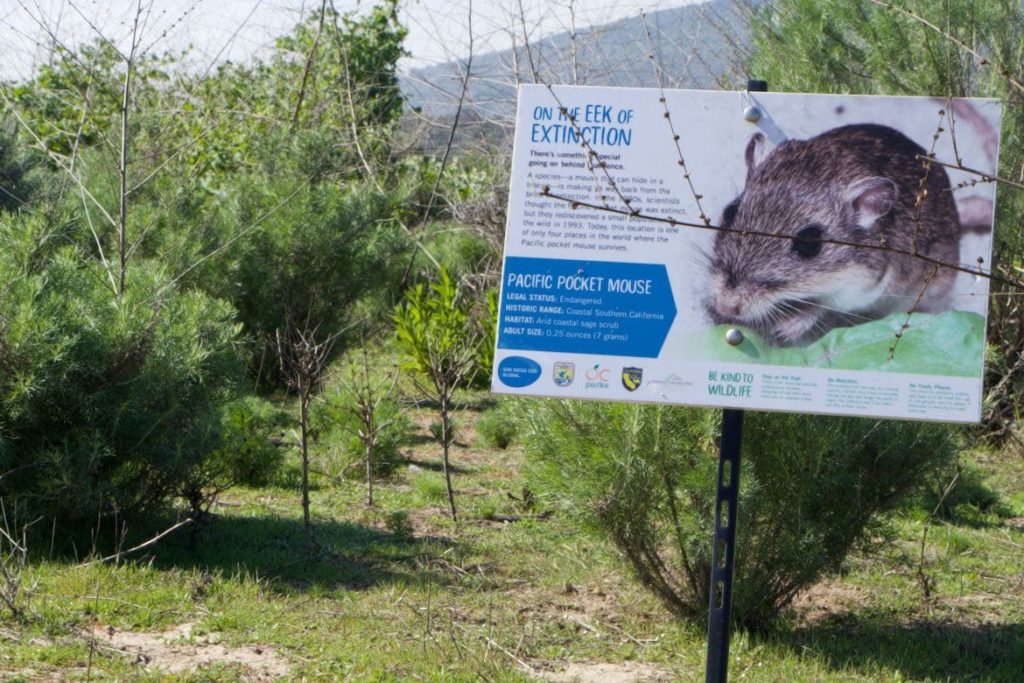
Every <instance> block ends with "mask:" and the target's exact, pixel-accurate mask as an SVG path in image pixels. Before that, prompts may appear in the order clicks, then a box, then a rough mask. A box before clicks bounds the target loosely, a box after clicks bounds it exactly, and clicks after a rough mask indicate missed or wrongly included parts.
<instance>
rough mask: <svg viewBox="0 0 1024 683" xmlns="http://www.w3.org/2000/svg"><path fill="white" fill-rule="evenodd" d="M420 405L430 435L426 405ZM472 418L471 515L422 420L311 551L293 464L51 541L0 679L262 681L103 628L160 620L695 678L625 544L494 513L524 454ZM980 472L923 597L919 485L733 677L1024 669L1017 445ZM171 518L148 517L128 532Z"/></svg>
mask: <svg viewBox="0 0 1024 683" xmlns="http://www.w3.org/2000/svg"><path fill="white" fill-rule="evenodd" d="M412 414H413V416H414V418H415V420H416V422H417V424H418V425H419V428H420V434H419V436H421V437H423V436H425V435H427V434H428V433H429V432H428V429H429V424H430V422H431V421H432V420H433V416H432V415H431V414H430V412H429V411H428V410H426V409H423V410H420V409H415V410H413V411H412ZM479 417H480V411H479V410H477V409H472V408H471V409H468V410H465V411H463V413H462V415H461V416H460V424H461V425H462V426H463V428H464V429H465V430H466V431H465V432H464V434H463V436H462V437H461V438H460V439H459V444H461V445H460V446H459V447H458V448H457V449H456V450H455V452H454V455H453V463H454V464H455V465H457V466H458V468H459V470H458V472H457V473H456V474H455V475H454V476H455V485H456V489H457V495H458V503H459V505H460V514H461V515H462V519H461V521H460V522H459V523H458V524H455V523H452V522H451V521H450V520H449V519H448V518H447V517H446V515H445V509H446V499H445V494H444V484H443V479H442V475H441V473H440V462H439V461H440V457H439V454H438V452H437V448H436V447H435V446H433V445H432V444H431V443H430V442H429V440H427V439H424V438H420V439H417V440H416V442H415V445H414V446H412V447H411V453H410V461H411V462H412V463H415V464H412V465H406V466H404V467H402V468H400V469H399V471H398V473H397V474H396V475H395V476H394V477H393V478H392V479H390V480H388V481H384V482H381V483H380V484H379V485H378V487H377V489H376V497H377V501H378V504H377V506H376V507H374V508H367V507H366V506H365V505H364V504H363V496H364V492H363V489H362V485H361V483H360V482H358V481H348V480H344V479H337V478H332V477H328V476H323V477H320V478H318V479H317V480H316V481H315V482H314V483H315V484H316V487H315V490H314V492H313V494H312V498H313V514H314V518H315V520H316V534H317V538H318V539H319V541H320V543H321V545H322V547H323V548H324V553H323V554H322V556H321V557H320V558H319V559H318V560H316V561H313V562H309V561H307V560H305V557H304V536H303V529H302V521H301V519H302V518H301V509H300V503H299V492H298V490H297V487H296V486H295V477H294V472H293V470H294V468H295V463H294V462H292V461H290V462H289V464H288V466H287V467H286V471H285V472H284V473H282V475H281V476H280V477H279V478H278V481H277V482H276V485H274V486H270V487H266V488H260V489H233V490H231V491H229V492H228V493H227V494H225V495H224V497H223V498H222V500H221V504H220V505H218V506H217V507H216V508H215V512H216V514H217V517H216V518H215V519H214V520H213V521H212V522H211V523H209V524H208V525H207V526H206V527H205V528H204V529H203V530H202V532H201V536H200V539H199V543H198V545H196V546H195V547H192V546H191V545H190V542H189V535H188V533H187V531H182V532H177V533H176V534H174V535H172V536H170V537H168V538H167V539H166V540H165V541H163V542H161V543H160V544H159V545H158V546H156V547H155V548H153V549H150V551H149V554H140V555H138V556H135V557H133V558H132V559H131V560H128V561H124V562H122V563H120V564H119V565H116V566H115V565H113V564H105V565H90V566H83V565H79V564H76V563H74V562H72V561H70V560H69V559H68V558H67V557H58V556H57V555H54V556H52V557H51V556H49V555H50V554H49V552H48V551H47V550H46V549H45V546H46V545H47V544H45V543H43V544H40V546H39V549H38V550H36V548H33V554H32V555H33V556H32V562H31V563H30V565H29V568H28V576H27V577H26V580H25V582H26V584H29V583H35V584H36V588H35V591H34V593H33V595H32V596H31V597H30V599H29V600H28V601H26V602H25V603H24V605H25V606H26V607H27V614H28V615H29V616H28V617H27V618H26V619H23V620H15V619H13V618H10V617H9V615H6V614H5V615H4V617H3V620H2V621H0V678H3V679H4V680H37V679H39V678H61V679H70V680H84V679H86V678H91V679H94V680H112V679H127V680H167V678H168V677H170V678H172V679H179V680H197V681H198V680H251V679H252V676H253V675H255V674H254V670H253V669H252V668H249V667H247V666H245V665H241V664H236V663H232V662H231V661H227V660H225V661H220V662H214V663H206V664H203V665H201V666H199V667H198V668H196V667H191V668H186V669H185V670H183V671H180V672H178V673H174V674H168V673H166V672H165V671H161V670H160V669H157V668H155V667H154V662H150V665H149V666H148V667H147V665H146V661H145V658H144V657H135V656H131V655H129V656H126V655H125V653H124V652H121V651H117V650H116V648H112V647H110V646H108V645H107V644H106V642H107V641H105V640H104V638H103V637H102V636H96V637H94V636H93V635H92V631H91V629H92V627H93V626H94V625H96V626H98V627H99V628H100V629H101V631H100V632H101V634H102V633H111V632H113V633H124V632H131V633H153V634H156V633H159V632H162V631H166V630H168V629H171V628H173V627H177V626H180V625H182V624H186V623H187V624H192V625H193V627H192V631H191V634H190V635H189V636H188V637H187V639H186V642H185V644H187V645H188V646H189V647H190V648H191V649H192V650H202V649H203V648H204V647H208V646H210V644H211V643H216V644H217V645H218V646H220V647H223V648H227V649H228V650H231V651H232V652H235V651H238V652H242V651H245V652H250V653H251V652H255V651H256V650H259V651H260V652H264V651H265V652H269V653H274V654H276V655H278V656H280V657H281V658H283V661H285V662H286V664H287V666H288V672H287V675H288V676H289V677H292V678H295V679H301V678H306V679H309V680H330V679H339V678H346V677H347V678H351V679H354V680H369V681H374V680H379V681H389V680H415V679H421V680H431V681H433V680H443V681H477V680H493V681H519V680H531V679H532V678H533V676H534V675H535V674H541V673H545V672H546V673H551V672H557V671H560V670H562V669H564V668H565V667H566V666H568V665H570V664H573V663H575V664H594V663H605V664H614V665H617V666H620V667H623V669H622V670H623V671H632V672H633V673H634V674H636V675H638V676H640V677H646V678H659V677H660V678H661V679H662V680H702V679H703V661H704V651H705V643H704V638H703V634H702V633H701V632H700V630H699V629H697V628H695V627H691V626H686V625H682V624H680V623H678V622H676V621H675V620H673V619H672V618H671V617H669V616H668V615H667V613H666V612H665V611H664V610H663V609H662V608H661V606H660V605H659V604H658V603H657V602H656V601H655V600H654V599H653V598H652V597H650V596H649V595H647V594H646V593H645V592H643V591H642V590H641V589H640V588H638V587H637V585H636V584H635V583H634V582H633V581H632V580H631V579H630V576H629V573H628V571H627V570H626V568H625V566H624V564H623V562H622V560H621V558H620V557H619V556H618V554H617V552H616V551H615V549H614V548H612V547H611V546H609V545H608V544H607V543H605V542H602V541H600V540H597V539H594V538H592V537H590V536H586V535H583V534H582V533H581V532H580V531H579V530H577V529H575V528H573V527H572V526H571V525H569V524H568V523H567V522H566V521H564V520H562V519H560V518H559V517H558V515H553V516H551V517H549V518H547V519H524V520H523V521H519V522H515V523H497V522H493V521H490V519H489V517H490V516H491V515H492V514H493V513H503V514H523V512H524V510H523V507H522V504H521V503H520V502H519V501H518V500H517V499H521V498H522V493H523V487H524V480H523V477H522V475H521V473H520V469H521V464H522V455H521V454H520V453H519V452H517V451H516V450H515V449H514V448H513V449H511V450H506V451H502V450H493V449H489V448H486V447H483V446H480V445H478V444H480V443H481V442H480V441H479V440H478V439H475V438H474V425H475V423H476V421H477V420H478V419H479ZM319 452H322V451H319ZM314 464H315V463H314ZM321 464H323V463H321ZM970 468H971V472H972V474H971V477H970V482H969V483H970V486H965V487H964V492H963V493H962V495H961V494H958V496H957V497H955V498H954V499H953V500H954V502H955V504H954V505H952V508H951V509H949V510H948V511H947V514H946V516H945V517H944V518H942V519H940V520H939V521H938V522H936V523H934V524H933V525H932V526H931V527H930V529H929V530H928V535H927V542H926V544H925V550H924V557H925V566H924V569H925V574H926V576H928V577H929V581H930V585H931V586H932V592H931V595H930V597H929V598H928V599H927V600H926V599H924V597H923V592H922V588H921V580H920V578H919V576H918V564H919V558H920V553H921V536H922V532H923V530H924V528H925V524H926V520H927V518H928V512H930V508H931V507H933V506H934V504H935V501H934V500H929V499H927V497H925V499H923V500H921V501H919V502H918V504H917V505H916V506H915V507H911V508H908V509H906V510H904V511H901V512H900V513H898V514H895V515H892V516H891V517H890V518H889V519H888V533H890V534H891V535H892V537H893V542H892V543H891V544H889V545H888V546H887V548H886V549H885V550H884V552H882V553H880V554H874V555H867V554H859V555H856V556H854V557H851V558H850V560H849V561H848V562H847V566H846V567H845V569H844V571H843V574H842V576H834V577H829V578H828V579H826V580H825V581H823V582H822V583H821V584H819V585H818V586H816V587H815V588H814V589H813V590H811V591H809V593H808V594H807V595H804V596H801V597H800V598H799V599H798V601H797V604H796V605H794V607H793V609H792V610H791V611H790V612H789V613H788V614H787V615H786V618H785V619H784V620H783V623H782V624H781V625H780V627H779V628H778V629H777V630H776V631H774V632H772V633H770V634H768V635H761V636H756V637H755V636H752V635H748V634H742V633H741V634H737V635H736V636H735V637H734V640H733V647H732V652H731V662H730V674H731V676H732V678H733V680H740V679H747V680H758V681H778V680H787V681H849V680H863V681H877V680H891V681H903V680H957V681H959V680H985V681H989V680H991V681H1013V680H1020V677H1021V675H1022V674H1021V672H1022V671H1024V626H1022V625H1021V624H1022V623H1024V523H1022V522H1024V461H1022V459H1021V458H1020V457H1019V456H1008V455H1000V454H994V453H979V454H975V455H973V456H972V457H971V462H970ZM320 469H322V471H329V470H330V468H328V467H326V466H325V467H323V468H320ZM172 521H173V520H171V519H165V520H158V521H154V522H153V524H152V525H151V527H152V528H151V529H140V530H138V531H137V532H135V533H133V534H131V538H129V539H128V541H127V545H129V546H130V545H131V544H132V543H133V542H137V541H139V540H143V539H144V538H145V537H147V534H152V533H153V529H159V528H161V525H164V526H167V525H169V524H170V523H171V522H172ZM410 526H411V529H412V531H413V533H412V535H411V536H410V535H409V534H407V533H404V531H407V530H408V528H409V527H410ZM395 531H397V532H398V533H394V532H395ZM48 540H49V539H47V541H48ZM62 545H64V546H66V545H67V541H66V540H65V542H64V543H63V544H62V542H61V539H59V538H58V539H57V540H56V546H57V547H58V549H59V548H60V547H62ZM180 649H182V650H188V649H189V648H185V647H183V648H180ZM143 654H145V653H143ZM154 656H155V655H154ZM256 673H258V669H257V671H256ZM593 680H599V678H598V677H597V676H596V674H595V677H594V679H593Z"/></svg>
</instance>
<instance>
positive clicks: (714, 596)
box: [704, 80, 768, 683]
mask: <svg viewBox="0 0 1024 683" xmlns="http://www.w3.org/2000/svg"><path fill="white" fill-rule="evenodd" d="M767 90H768V84H767V83H766V82H765V81H753V80H751V81H747V91H748V92H766V91H767ZM743 116H744V118H746V119H747V120H748V121H750V122H752V123H755V122H757V121H758V120H759V119H760V118H761V113H760V112H759V111H757V109H756V108H755V107H748V108H747V111H745V112H744V113H743ZM725 341H726V342H727V343H729V344H731V345H732V346H737V345H739V344H740V343H742V342H743V334H742V333H741V332H740V331H739V330H735V329H732V330H729V331H728V332H727V333H726V335H725ZM742 443H743V411H742V410H733V409H729V408H726V409H724V410H723V411H722V437H721V442H720V445H719V455H718V490H717V492H716V495H715V537H714V540H713V541H712V546H711V589H710V591H709V595H710V600H709V604H708V658H707V664H706V665H705V676H704V680H705V682H706V683H724V682H725V681H726V680H727V679H728V675H729V635H730V623H729V619H730V616H731V608H732V574H733V571H732V570H733V567H734V566H735V565H734V558H735V556H736V521H737V514H736V512H737V508H738V507H739V497H740V447H741V445H742Z"/></svg>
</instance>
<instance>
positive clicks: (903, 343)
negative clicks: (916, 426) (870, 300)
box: [686, 311, 985, 377]
mask: <svg viewBox="0 0 1024 683" xmlns="http://www.w3.org/2000/svg"><path fill="white" fill-rule="evenodd" d="M905 323H906V324H907V325H908V327H907V328H906V329H905V330H903V331H902V334H901V335H900V331H901V328H902V326H903V325H904V324H905ZM728 328H729V326H728V325H718V326H717V327H712V328H707V329H704V330H701V331H700V332H698V333H696V334H694V335H693V336H692V337H691V338H690V339H689V340H688V342H687V344H686V348H688V349H692V350H693V355H694V357H697V358H704V359H707V360H716V361H724V362H729V363H758V364H765V365H785V366H796V367H807V368H835V369H837V370H870V371H876V372H904V373H914V374H922V375H944V376H958V377H976V376H978V374H979V373H980V372H981V368H982V351H983V347H984V339H985V336H984V330H985V319H984V318H983V317H982V316H980V315H978V314H977V313H968V312H964V311H950V312H948V313H940V314H929V313H915V314H914V315H912V316H910V318H909V320H908V319H907V315H906V314H905V313H894V314H893V315H890V316H889V317H887V318H883V319H882V320H876V321H873V322H870V323H865V324H863V325H856V326H854V327H840V328H836V329H834V330H832V331H831V332H829V333H828V334H826V335H825V336H824V337H822V338H821V339H819V340H818V341H816V342H814V343H813V344H809V345H808V346H804V347H772V346H769V345H768V344H766V343H765V341H764V340H763V339H762V338H761V337H760V336H759V335H758V334H757V333H755V332H753V331H751V330H748V329H746V328H741V329H742V330H743V334H744V340H743V343H742V344H740V345H739V346H735V347H734V346H729V345H728V344H726V343H724V341H723V338H724V336H725V331H726V330H727V329H728ZM897 335H900V336H899V337H897Z"/></svg>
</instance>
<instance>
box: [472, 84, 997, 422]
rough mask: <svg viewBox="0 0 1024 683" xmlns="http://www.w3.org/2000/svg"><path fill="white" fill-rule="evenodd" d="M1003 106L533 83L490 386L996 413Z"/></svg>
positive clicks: (937, 416) (916, 414) (702, 401)
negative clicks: (985, 403)
mask: <svg viewBox="0 0 1024 683" xmlns="http://www.w3.org/2000/svg"><path fill="white" fill-rule="evenodd" d="M1000 113H1001V111H1000V104H999V103H998V102H997V101H995V100H979V99H961V100H953V101H947V100H945V99H935V98H906V97H901V98H895V97H862V96H845V95H844V96H832V95H828V96H826V95H793V94H781V93H744V92H702V91H666V92H665V93H664V94H663V93H662V92H661V91H659V90H655V89H625V88H588V87H572V86H564V87H563V86H554V87H552V88H548V87H546V86H523V87H522V88H521V89H520V94H519V109H518V114H517V122H516V142H515V151H514V156H513V166H512V182H511V188H510V196H509V207H508V226H507V231H506V238H505V260H504V269H503V274H502V287H501V307H500V314H499V321H498V335H497V350H496V353H495V365H494V374H493V379H492V387H493V390H494V391H496V392H501V393H510V394H529V395H539V396H557V397H572V398H583V399H608V400H627V401H648V402H660V403H678V404H687V405H699V406H721V407H732V408H750V409H760V410H782V411H794V412H803V413H822V414H837V415H866V416H878V417H891V418H908V419H923V420H942V421H951V422H974V421H977V420H978V419H979V418H980V414H981V398H982V380H981V378H982V370H983V364H984V347H985V338H984V331H985V315H986V311H987V294H988V280H987V279H986V278H984V277H979V276H977V275H975V274H973V273H972V272H971V271H972V270H977V269H979V268H980V269H981V270H982V271H987V269H988V264H989V259H990V252H991V234H992V217H993V211H994V201H995V187H994V184H993V183H991V182H985V179H984V178H983V177H981V176H979V175H977V174H971V173H968V172H965V171H962V170H958V169H957V168H954V167H956V166H960V167H963V168H969V169H973V170H975V171H980V172H982V173H986V174H995V172H996V168H997V165H998V158H997V157H998V132H999V123H1000ZM929 155H931V156H932V158H933V159H934V161H933V162H928V161H927V158H928V157H929ZM730 329H736V330H739V331H741V332H742V335H743V338H742V341H741V342H740V343H739V344H737V345H732V344H730V343H728V342H727V341H726V332H727V331H728V330H730ZM733 341H736V339H735V338H734V339H733Z"/></svg>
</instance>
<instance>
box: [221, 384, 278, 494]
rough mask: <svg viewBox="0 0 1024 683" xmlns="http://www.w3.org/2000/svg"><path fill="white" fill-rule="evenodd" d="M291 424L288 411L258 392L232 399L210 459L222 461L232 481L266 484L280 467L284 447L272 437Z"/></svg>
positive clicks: (225, 410) (251, 484) (246, 483)
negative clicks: (269, 401)
mask: <svg viewBox="0 0 1024 683" xmlns="http://www.w3.org/2000/svg"><path fill="white" fill-rule="evenodd" d="M288 424H289V418H288V415H287V414H286V413H284V412H283V411H281V410H278V409H277V408H275V407H274V406H273V405H271V404H270V403H268V402H267V401H265V400H263V399H260V398H258V397H255V396H250V397H246V398H244V399H241V400H239V401H235V402H234V403H231V404H230V405H228V406H227V407H226V408H225V409H224V415H223V418H222V420H221V445H220V448H218V449H217V450H216V451H214V452H213V453H212V454H211V459H212V460H215V461H217V462H220V463H223V465H224V467H225V470H226V475H227V477H228V479H229V480H230V481H231V483H234V484H245V485H247V486H266V485H267V484H269V483H270V482H271V481H273V479H274V477H276V476H277V474H278V472H280V470H281V465H282V464H283V462H284V451H283V449H281V448H280V447H279V446H277V445H276V444H275V443H274V442H273V441H272V440H271V437H272V436H275V435H277V434H279V433H280V432H283V431H284V430H285V429H286V428H287V426H288Z"/></svg>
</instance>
